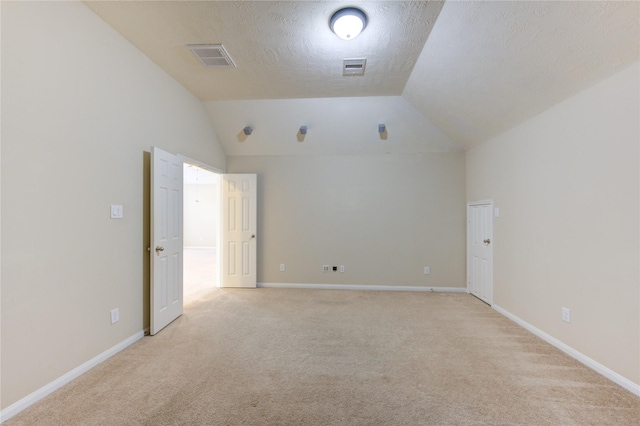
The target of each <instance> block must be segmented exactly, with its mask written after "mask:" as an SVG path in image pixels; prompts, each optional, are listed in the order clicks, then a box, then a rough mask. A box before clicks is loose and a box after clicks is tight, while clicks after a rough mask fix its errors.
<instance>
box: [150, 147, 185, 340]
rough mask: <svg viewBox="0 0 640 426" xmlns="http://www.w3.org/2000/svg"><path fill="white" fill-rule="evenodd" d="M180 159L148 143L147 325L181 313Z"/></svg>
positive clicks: (156, 327) (154, 326)
mask: <svg viewBox="0 0 640 426" xmlns="http://www.w3.org/2000/svg"><path fill="white" fill-rule="evenodd" d="M182 174H183V169H182V160H181V159H180V158H178V156H177V155H173V154H170V153H168V152H165V151H162V150H161V149H158V148H156V147H151V306H150V311H151V325H150V330H149V332H150V334H151V335H153V334H156V333H157V332H159V331H160V330H162V329H163V328H164V327H166V326H167V325H168V324H169V323H170V322H171V321H173V320H174V319H176V318H178V317H179V316H180V315H182V191H183V189H182Z"/></svg>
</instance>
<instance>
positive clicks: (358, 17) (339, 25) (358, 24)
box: [329, 7, 367, 40]
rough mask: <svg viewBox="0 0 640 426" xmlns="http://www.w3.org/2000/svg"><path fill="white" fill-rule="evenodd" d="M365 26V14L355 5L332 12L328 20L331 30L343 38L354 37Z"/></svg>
mask: <svg viewBox="0 0 640 426" xmlns="http://www.w3.org/2000/svg"><path fill="white" fill-rule="evenodd" d="M366 26H367V15H365V14H364V12H363V11H361V10H360V9H357V8H355V7H345V8H344V9H340V10H338V11H337V12H336V13H334V14H333V16H332V17H331V20H330V21H329V27H330V28H331V31H333V32H334V33H336V35H337V36H338V37H340V38H341V39H343V40H351V39H352V38H356V37H357V36H358V34H360V32H362V30H364V27H366Z"/></svg>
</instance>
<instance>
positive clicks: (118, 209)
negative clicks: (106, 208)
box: [111, 204, 124, 219]
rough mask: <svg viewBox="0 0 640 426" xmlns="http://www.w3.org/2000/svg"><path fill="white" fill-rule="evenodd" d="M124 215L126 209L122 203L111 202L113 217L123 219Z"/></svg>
mask: <svg viewBox="0 0 640 426" xmlns="http://www.w3.org/2000/svg"><path fill="white" fill-rule="evenodd" d="M123 217H124V209H123V208H122V206H121V205H120V204H111V219H122V218H123Z"/></svg>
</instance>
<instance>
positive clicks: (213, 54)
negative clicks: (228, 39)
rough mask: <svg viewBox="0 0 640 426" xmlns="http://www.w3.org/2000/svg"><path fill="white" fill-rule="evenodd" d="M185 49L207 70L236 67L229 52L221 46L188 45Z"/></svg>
mask: <svg viewBox="0 0 640 426" xmlns="http://www.w3.org/2000/svg"><path fill="white" fill-rule="evenodd" d="M187 47H188V48H189V49H191V51H192V52H193V54H194V55H196V57H197V58H198V59H199V60H200V62H202V65H204V66H205V67H207V68H212V67H217V68H219V67H235V66H236V64H235V63H234V62H233V59H231V56H229V52H227V51H226V49H225V48H224V46H223V45H221V44H190V45H188V46H187Z"/></svg>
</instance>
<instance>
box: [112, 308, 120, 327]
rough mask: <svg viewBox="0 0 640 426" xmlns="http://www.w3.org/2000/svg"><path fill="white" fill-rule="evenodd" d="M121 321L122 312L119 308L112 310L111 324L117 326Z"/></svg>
mask: <svg viewBox="0 0 640 426" xmlns="http://www.w3.org/2000/svg"><path fill="white" fill-rule="evenodd" d="M118 321H120V310H119V309H118V308H115V309H112V310H111V324H115V323H117V322H118Z"/></svg>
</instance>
